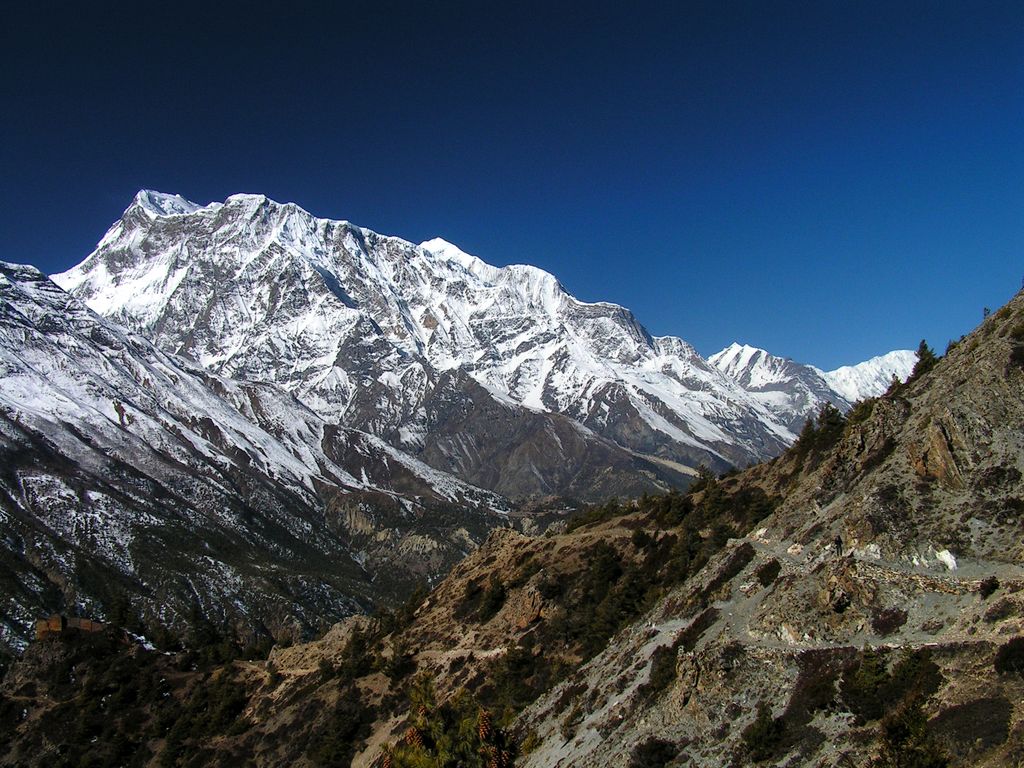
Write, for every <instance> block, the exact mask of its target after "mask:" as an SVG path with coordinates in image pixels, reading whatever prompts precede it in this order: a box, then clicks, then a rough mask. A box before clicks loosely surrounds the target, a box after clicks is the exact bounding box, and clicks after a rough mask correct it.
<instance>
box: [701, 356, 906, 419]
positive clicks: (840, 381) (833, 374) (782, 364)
mask: <svg viewBox="0 0 1024 768" xmlns="http://www.w3.org/2000/svg"><path fill="white" fill-rule="evenodd" d="M916 360H917V355H916V353H914V352H911V351H909V350H896V351H894V352H889V353H888V354H885V355H881V356H879V357H874V358H872V359H871V360H868V361H866V362H863V363H859V364H858V365H850V366H844V367H842V368H837V369H836V370H834V371H828V372H825V371H822V370H821V369H819V368H815V367H814V366H813V365H806V364H803V363H797V362H795V361H793V360H790V359H789V358H785V357H777V356H776V355H772V354H770V353H769V352H767V351H765V350H763V349H758V348H757V347H751V346H748V345H746V344H737V343H735V342H734V343H732V344H730V345H729V346H728V347H726V348H725V349H723V350H722V351H721V352H717V353H715V354H714V355H712V356H711V357H709V358H708V362H709V363H711V364H712V365H714V366H715V367H717V368H718V369H719V370H720V371H722V373H724V374H725V375H727V376H728V377H729V378H731V379H733V380H734V381H736V383H738V384H739V385H740V386H741V387H743V388H744V389H745V390H747V392H749V393H750V394H751V395H752V396H753V397H755V398H756V399H758V400H759V401H760V402H761V403H762V404H763V405H764V406H765V407H766V408H767V409H768V410H770V411H771V412H772V413H773V414H774V415H775V416H776V418H778V419H779V421H781V422H782V423H783V424H785V425H786V426H787V427H789V428H790V429H791V430H792V431H794V432H799V431H800V428H801V426H802V425H803V423H804V422H805V421H806V420H807V419H808V418H810V417H813V416H814V415H815V414H817V413H818V411H820V410H821V407H822V406H823V405H824V404H825V403H831V404H832V405H834V406H836V407H837V408H838V409H839V410H841V411H846V410H848V409H849V408H850V406H852V405H853V404H854V403H855V402H857V401H858V400H863V399H865V398H868V397H877V396H878V395H880V394H882V393H883V392H885V390H886V389H888V387H889V384H890V383H891V382H892V377H893V376H896V377H898V378H899V379H900V381H906V379H907V377H908V376H909V375H910V372H911V370H912V369H913V367H914V362H915V361H916Z"/></svg>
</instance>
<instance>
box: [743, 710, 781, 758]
mask: <svg viewBox="0 0 1024 768" xmlns="http://www.w3.org/2000/svg"><path fill="white" fill-rule="evenodd" d="M782 735H783V724H782V721H781V720H780V719H778V718H773V717H772V710H771V707H769V706H768V705H767V704H765V703H764V702H763V701H759V702H758V703H757V716H756V717H755V718H754V722H752V723H751V724H750V725H748V726H747V727H746V728H744V729H743V746H744V747H746V750H747V754H748V755H749V756H750V759H751V760H753V761H755V762H758V763H759V762H761V761H762V760H768V759H770V758H771V757H773V756H774V755H775V750H776V749H777V748H778V746H779V743H780V742H781V741H782Z"/></svg>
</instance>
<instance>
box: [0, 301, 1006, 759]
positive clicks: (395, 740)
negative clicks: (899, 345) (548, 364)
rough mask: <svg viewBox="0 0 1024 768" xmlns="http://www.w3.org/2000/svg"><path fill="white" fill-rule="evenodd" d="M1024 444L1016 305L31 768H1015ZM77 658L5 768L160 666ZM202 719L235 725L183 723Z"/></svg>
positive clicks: (44, 665)
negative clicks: (447, 759) (892, 382)
mask: <svg viewBox="0 0 1024 768" xmlns="http://www.w3.org/2000/svg"><path fill="white" fill-rule="evenodd" d="M1022 434H1024V295H1019V296H1017V297H1016V298H1015V299H1014V300H1013V301H1011V302H1010V304H1009V305H1007V306H1006V307H1004V308H1003V309H1001V310H1000V311H998V312H996V313H995V314H993V315H992V316H990V317H989V318H987V319H986V321H985V322H984V323H983V325H982V326H981V327H980V328H979V329H978V330H977V331H975V332H974V333H972V334H971V335H969V336H967V337H966V338H964V339H963V340H962V341H961V342H960V343H958V344H957V345H956V346H955V347H953V348H952V349H951V350H950V351H949V352H948V353H947V355H946V356H945V357H944V358H942V359H941V360H939V361H938V362H937V363H936V364H935V365H934V366H933V367H931V368H930V369H929V368H928V367H927V366H922V367H918V369H917V370H916V371H915V373H914V376H913V377H912V378H911V380H909V381H908V382H907V383H905V384H903V385H901V386H898V387H892V388H890V389H889V390H888V391H887V392H886V393H885V395H884V396H882V397H880V398H878V399H876V400H872V401H869V402H867V403H864V404H861V405H859V406H858V407H856V408H854V409H853V410H851V411H850V413H849V415H848V417H847V418H845V419H835V420H831V421H827V422H823V423H820V424H816V425H815V428H814V429H811V430H808V431H806V432H805V433H804V434H803V435H802V436H801V439H800V440H799V442H797V444H796V445H794V446H793V447H792V448H791V449H790V450H788V451H787V452H786V453H785V454H783V455H782V456H781V457H779V458H777V459H776V460H774V461H771V462H768V463H765V464H762V465H759V466H757V467H753V468H751V469H749V470H746V471H744V472H742V473H733V474H729V475H727V476H723V477H718V478H716V477H714V476H712V475H710V474H704V475H703V476H702V477H701V478H700V479H699V480H698V481H697V482H696V483H694V484H693V486H691V488H690V489H689V491H688V493H687V494H685V495H683V494H681V493H672V494H667V495H664V496H658V497H647V498H644V499H639V500H637V501H635V502H630V503H627V504H624V505H619V504H614V503H609V504H605V505H603V506H599V507H592V508H589V509H588V510H586V511H585V512H584V513H583V514H581V515H579V516H577V517H576V518H574V519H573V520H572V521H571V522H570V524H569V525H568V526H566V528H565V530H564V531H562V532H561V533H557V534H556V533H551V534H548V535H544V536H537V537H533V536H527V535H523V534H522V533H517V532H515V531H511V530H505V529H502V530H498V531H495V532H494V533H492V534H491V536H490V537H489V538H488V540H487V542H486V543H485V544H484V545H483V546H481V547H480V548H479V549H478V550H476V551H475V552H474V553H473V554H471V555H470V556H468V557H467V558H465V559H464V560H463V561H461V562H460V563H459V564H458V565H456V566H455V567H454V568H453V570H452V571H451V573H450V574H449V576H448V577H447V578H446V579H445V580H444V581H443V582H441V584H439V585H438V587H437V588H436V589H435V590H433V592H432V593H430V594H429V595H428V596H426V597H425V598H421V597H415V598H414V599H412V600H410V601H409V603H408V604H407V606H406V607H405V608H404V609H402V610H401V611H399V612H398V613H396V614H390V615H385V616H381V617H378V618H377V619H372V620H371V619H367V618H352V619H349V620H347V621H346V622H344V623H342V624H339V625H338V626H336V627H335V628H334V629H332V631H331V632H329V633H328V634H327V635H325V636H324V637H323V638H322V639H320V640H318V641H316V642H314V643H309V644H303V645H299V646H295V647H292V648H286V649H285V648H279V649H274V650H273V651H272V652H271V654H270V656H269V658H268V659H267V660H266V661H259V662H234V663H232V664H230V665H222V666H220V667H218V668H216V669H215V670H213V671H212V672H210V671H205V672H204V671H201V670H199V669H194V670H191V671H188V672H186V673H184V674H182V675H180V676H179V677H177V678H175V677H174V676H173V675H165V674H162V673H159V674H157V675H154V676H153V679H152V681H151V683H148V684H146V685H140V686H139V693H138V695H137V697H136V699H135V700H134V701H133V702H132V703H131V705H130V709H124V708H119V706H121V705H120V704H118V701H117V699H116V698H114V697H111V698H109V699H103V702H104V703H103V704H102V705H98V706H100V709H98V710H97V711H96V712H95V713H94V715H95V722H96V723H97V725H96V726H89V725H88V724H89V723H90V722H93V721H90V720H88V719H85V718H83V719H82V723H83V725H82V726H80V727H82V728H85V729H86V730H88V728H89V727H95V728H100V727H101V725H100V724H109V723H114V724H119V725H117V726H116V728H114V726H111V725H104V726H103V727H107V728H108V729H111V728H113V729H114V730H116V733H115V732H114V730H112V731H111V733H110V734H109V738H105V739H100V740H98V741H97V740H93V741H92V742H90V741H89V740H88V739H86V740H82V741H80V744H81V745H86V746H75V745H76V744H79V742H74V741H72V740H69V739H64V740H63V741H61V740H60V739H57V740H56V741H50V742H47V748H49V749H50V750H51V753H52V754H59V753H60V750H61V749H65V750H66V751H68V754H71V753H74V754H75V756H76V758H77V757H84V756H85V753H88V752H89V751H90V750H94V751H95V754H94V755H93V757H101V756H102V757H106V756H109V753H111V752H112V750H114V748H115V747H117V749H120V750H121V751H122V752H123V753H124V754H125V755H127V756H130V757H133V759H137V760H138V761H140V762H142V763H147V762H148V763H150V764H158V763H160V764H168V762H169V761H170V762H175V761H177V762H180V763H182V764H184V763H185V762H187V761H189V760H201V759H205V760H207V761H211V760H220V761H228V760H233V761H245V762H251V763H252V764H255V765H284V764H288V765H302V766H307V765H327V764H352V765H356V766H371V765H378V766H381V765H390V766H410V765H422V764H425V763H429V761H431V760H435V761H436V760H438V759H440V758H441V756H442V754H443V755H453V754H458V755H463V756H464V764H468V765H476V764H479V765H506V766H509V765H515V766H570V765H571V766H595V767H596V766H609V765H623V766H662V767H663V766H677V765H695V766H709V767H710V766H723V765H735V766H742V765H756V764H774V765H791V766H801V765H808V766H822V765H853V766H878V767H882V766H886V767H888V766H909V765H913V766H922V765H926V766H983V767H984V766H992V768H995V766H1004V765H1015V764H1017V763H1019V762H1020V761H1021V760H1022V759H1024V731H1022V729H1021V728H1020V726H1019V724H1020V722H1021V721H1022V719H1024V704H1022V703H1021V702H1024V599H1022V598H1021V595H1024V552H1022V551H1021V540H1022V533H1024V530H1022V524H1021V515H1020V513H1021V510H1022V509H1024V474H1022V469H1024V442H1022V438H1021V435H1022ZM75 642H76V641H75V640H74V639H73V638H65V639H62V640H59V641H57V640H54V641H47V642H44V643H39V644H37V645H34V646H33V647H32V648H31V649H30V650H29V652H27V653H26V655H25V658H24V659H22V660H21V661H19V662H17V663H16V664H15V665H14V666H13V667H12V669H11V671H10V672H9V673H8V674H7V676H6V678H5V679H4V682H3V685H2V686H0V707H2V708H3V711H5V712H12V713H13V712H15V711H17V712H20V713H22V714H20V715H19V716H18V717H11V718H9V719H8V721H7V722H8V724H7V726H6V729H5V730H0V745H3V746H4V748H5V749H4V753H5V755H6V757H4V758H3V759H2V760H5V761H6V762H7V764H20V763H18V761H19V758H22V757H24V756H26V755H31V754H33V753H32V752H31V751H30V750H31V749H32V745H33V744H39V743H40V739H39V734H40V733H43V732H46V731H45V728H46V724H47V723H58V722H62V721H63V720H62V719H67V718H70V717H71V716H72V714H73V713H75V712H76V710H75V709H74V707H75V702H76V701H78V699H77V698H76V696H78V694H77V693H76V691H77V690H78V688H76V685H77V686H80V687H83V688H84V687H85V686H90V690H94V691H99V692H102V691H106V690H108V688H109V687H110V686H111V685H113V683H112V682H110V681H109V680H108V679H107V678H108V677H109V675H104V674H101V672H102V671H103V670H106V669H110V668H117V667H116V665H114V664H112V663H111V662H109V661H108V659H109V656H103V655H102V654H103V653H108V654H110V653H112V654H113V655H114V656H115V657H116V659H118V660H120V659H123V658H135V657H140V656H141V657H143V658H144V659H147V658H151V657H145V655H144V654H143V653H142V652H141V651H136V652H134V656H133V655H132V653H130V652H129V651H125V650H114V651H103V652H98V653H97V654H95V655H93V656H92V657H88V655H87V654H84V653H83V652H82V651H80V650H77V649H79V648H80V647H81V646H78V645H76V644H75ZM152 656H155V658H156V661H155V662H154V663H156V664H158V665H164V666H170V665H173V664H175V663H178V664H179V665H180V662H174V661H172V660H168V659H170V658H171V657H162V656H159V655H155V654H154V655H152ZM118 663H123V664H128V662H127V661H124V662H121V661H119V662H118ZM139 663H140V664H141V663H143V662H139ZM145 663H147V664H148V663H149V662H145ZM62 670H63V671H64V678H62V677H61V675H60V674H59V673H60V672H61V671H62ZM68 670H70V671H71V674H70V677H69V678H68V675H67V671H68ZM65 678H68V679H65ZM76 681H78V682H76ZM161 685H164V686H165V688H164V689H161V688H160V686H161ZM104 686H106V687H104ZM110 690H113V689H110ZM168 702H170V703H168ZM210 702H226V703H225V704H223V705H220V704H218V706H217V708H216V709H214V710H213V711H215V712H221V711H223V710H225V709H227V711H230V712H232V713H233V716H232V718H231V719H229V720H225V719H223V718H221V719H220V720H223V722H221V721H220V720H218V719H217V718H207V719H206V720H203V719H201V718H200V717H199V716H198V715H197V713H199V712H207V711H210V709H209V707H210ZM102 707H106V709H102ZM204 707H206V709H204ZM129 711H130V712H131V713H132V716H133V718H134V719H133V721H132V722H124V721H125V720H127V718H125V717H123V716H124V715H125V713H126V712H129ZM168 712H169V713H170V714H167V713H168ZM239 718H240V719H241V722H242V723H243V725H242V726H241V727H238V726H233V725H232V724H233V723H236V722H238V719H239ZM211 721H212V722H211ZM0 722H4V720H3V719H0ZM133 728H134V730H132V729H133ZM50 732H53V731H52V729H51V731H50ZM283 734H287V738H284V737H283ZM90 744H93V745H94V744H99V746H88V745H90ZM74 750H78V751H77V752H74ZM35 754H39V752H38V750H37V752H36V753H35ZM47 754H50V753H46V752H45V751H44V752H43V754H42V755H41V757H40V759H41V760H43V759H45V758H46V755H47ZM125 759H126V758H125ZM474 761H475V762H474ZM22 762H23V763H24V762H29V764H31V763H30V761H28V760H22ZM40 764H42V763H41V762H40Z"/></svg>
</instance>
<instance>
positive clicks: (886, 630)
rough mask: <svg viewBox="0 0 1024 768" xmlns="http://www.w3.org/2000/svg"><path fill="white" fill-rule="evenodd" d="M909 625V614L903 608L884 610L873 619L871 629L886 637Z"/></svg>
mask: <svg viewBox="0 0 1024 768" xmlns="http://www.w3.org/2000/svg"><path fill="white" fill-rule="evenodd" d="M906 623H907V612H906V611H904V610H903V609H901V608H883V609H882V610H881V611H879V612H878V613H876V614H875V615H874V616H873V617H872V619H871V628H872V629H873V630H874V631H875V633H876V634H878V635H881V636H882V637H885V636H886V635H891V634H892V633H893V632H895V631H896V630H897V629H899V628H900V627H902V626H903V625H904V624H906Z"/></svg>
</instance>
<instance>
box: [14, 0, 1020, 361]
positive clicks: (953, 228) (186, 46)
mask: <svg viewBox="0 0 1024 768" xmlns="http://www.w3.org/2000/svg"><path fill="white" fill-rule="evenodd" d="M269 5H271V4H263V3H253V2H247V3H240V2H239V3H235V2H206V3H203V4H190V3H187V2H174V3H162V4H148V3H138V2H132V3H104V2H98V3H90V4H89V5H88V7H87V8H86V7H85V4H78V3H56V2H45V0H34V1H33V2H32V3H24V4H9V5H8V7H7V8H5V10H4V14H3V15H4V18H3V20H2V22H0V99H2V101H0V103H2V105H3V107H2V109H0V195H2V203H0V235H2V238H0V259H4V260H7V261H18V262H29V263H33V264H36V265H37V266H39V267H40V268H41V269H43V270H44V271H47V272H55V271H60V270H62V269H64V268H67V267H69V266H71V265H72V264H74V263H77V262H78V261H80V260H81V259H82V258H83V257H84V256H85V255H87V254H88V252H89V251H90V250H91V249H92V247H93V245H94V244H95V243H96V241H97V240H98V239H99V238H100V237H101V236H102V234H103V232H104V231H105V230H106V229H107V227H108V226H109V225H110V224H111V223H112V222H113V221H114V220H115V219H116V218H117V217H118V216H119V215H120V213H121V211H122V210H123V209H124V208H125V207H126V206H127V205H128V204H129V202H130V201H131V198H132V196H133V195H134V193H135V192H136V191H137V190H138V189H140V188H153V189H158V190H160V191H164V192H174V193H179V194H181V195H183V196H185V197H186V198H189V199H191V200H194V201H196V202H200V203H206V202H209V201H212V200H223V199H224V198H225V197H227V196H228V195H230V194H232V193H235V192H260V193H263V194H266V195H268V196H270V197H272V198H274V199H276V200H279V201H282V202H286V201H294V202H296V203H298V204H299V205H301V206H303V207H304V208H306V209H307V210H309V211H310V212H312V213H314V214H316V215H319V216H324V217H330V218H344V219H348V220H350V221H353V222H355V223H357V224H360V225H362V226H365V227H369V228H371V229H374V230H376V231H379V232H383V233H386V234H394V235H399V236H401V237H405V238H407V239H409V240H412V241H414V242H419V241H421V240H425V239H428V238H430V237H434V236H441V237H444V238H446V239H448V240H451V241H452V242H454V243H456V244H457V245H459V246H461V247H462V248H463V249H464V250H466V251H469V252H470V253H474V254H476V255H478V256H480V257H481V258H483V259H484V260H486V261H489V262H491V263H495V264H508V263H513V262H525V263H531V264H535V265H537V266H540V267H543V268H545V269H548V270H549V271H551V272H553V273H554V274H555V275H556V276H557V277H558V278H559V279H560V280H561V281H562V283H563V285H565V287H566V288H567V289H568V290H569V291H570V292H572V293H574V294H575V295H577V296H578V297H580V298H581V299H584V300H589V301H595V300H608V301H615V302H618V303H621V304H624V305H626V306H628V307H630V308H631V309H633V310H634V312H635V313H636V314H637V316H638V317H639V318H640V320H641V322H643V323H644V324H645V325H646V326H647V327H648V329H649V330H650V331H651V332H652V333H654V334H674V335H679V336H682V337H683V338H685V339H687V340H688V341H690V342H692V343H693V344H694V345H695V346H696V347H697V349H698V350H699V351H700V352H702V353H703V354H705V355H708V354H711V353H713V352H715V351H717V350H718V349H719V348H721V347H723V346H725V345H726V344H728V343H730V342H732V341H734V340H737V341H741V342H746V343H750V344H754V345H757V346H762V347H765V348H767V349H769V350H771V351H772V352H774V353H776V354H781V355H785V356H789V357H792V358H794V359H797V360H800V361H802V362H810V363H814V364H816V365H819V366H822V367H825V368H831V367H835V366H838V365H841V364H845V363H852V362H857V361H859V360H862V359H865V358H867V357H870V356H872V355H875V354H880V353H882V352H885V351H888V350H890V349H893V348H914V347H916V345H917V342H918V341H919V340H920V339H921V337H926V338H927V339H928V340H929V341H930V342H931V343H932V344H933V346H935V347H936V349H937V350H938V351H939V352H941V351H942V350H943V349H944V348H945V344H946V341H947V340H949V339H950V338H956V337H959V336H960V335H961V334H963V333H966V332H967V331H969V330H970V329H971V328H973V327H974V325H976V324H977V323H978V322H979V321H980V320H981V317H982V308H983V307H985V306H989V307H992V308H993V309H994V308H995V307H997V306H999V305H1000V304H1001V303H1002V302H1004V301H1005V300H1007V299H1008V298H1009V297H1010V296H1011V295H1012V294H1013V293H1014V292H1015V291H1016V290H1018V289H1019V288H1020V287H1021V281H1022V278H1024V4H1022V3H1020V2H1019V0H1018V1H1017V2H1007V3H990V2H980V1H972V2H931V3H918V2H892V1H891V0H889V1H887V2H883V3H871V2H839V0H835V1H833V0H823V1H822V0H818V1H817V2H808V3H787V2H750V3H733V2H724V1H723V0H716V1H715V2H707V3H687V2H678V3H668V2H659V3H651V4H648V3H643V2H637V3H621V2H616V3H608V2H601V0H594V1H591V2H580V3H573V4H570V3H559V2H552V1H551V0H548V1H547V2H542V3H535V2H531V1H530V0H517V1H516V2H509V3H505V4H500V3H491V2H480V1H477V2H421V3H397V2H386V1H383V2H382V1H381V0H373V1H372V2H353V3H345V2H335V3H322V4H311V3H304V2H301V1H299V0H292V2H288V3H283V4H273V5H274V6H275V7H276V10H275V12H274V13H268V12H267V13H265V12H263V11H262V10H261V8H263V7H264V6H269ZM12 6H14V7H12ZM17 6H27V7H17ZM150 6H153V7H150Z"/></svg>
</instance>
